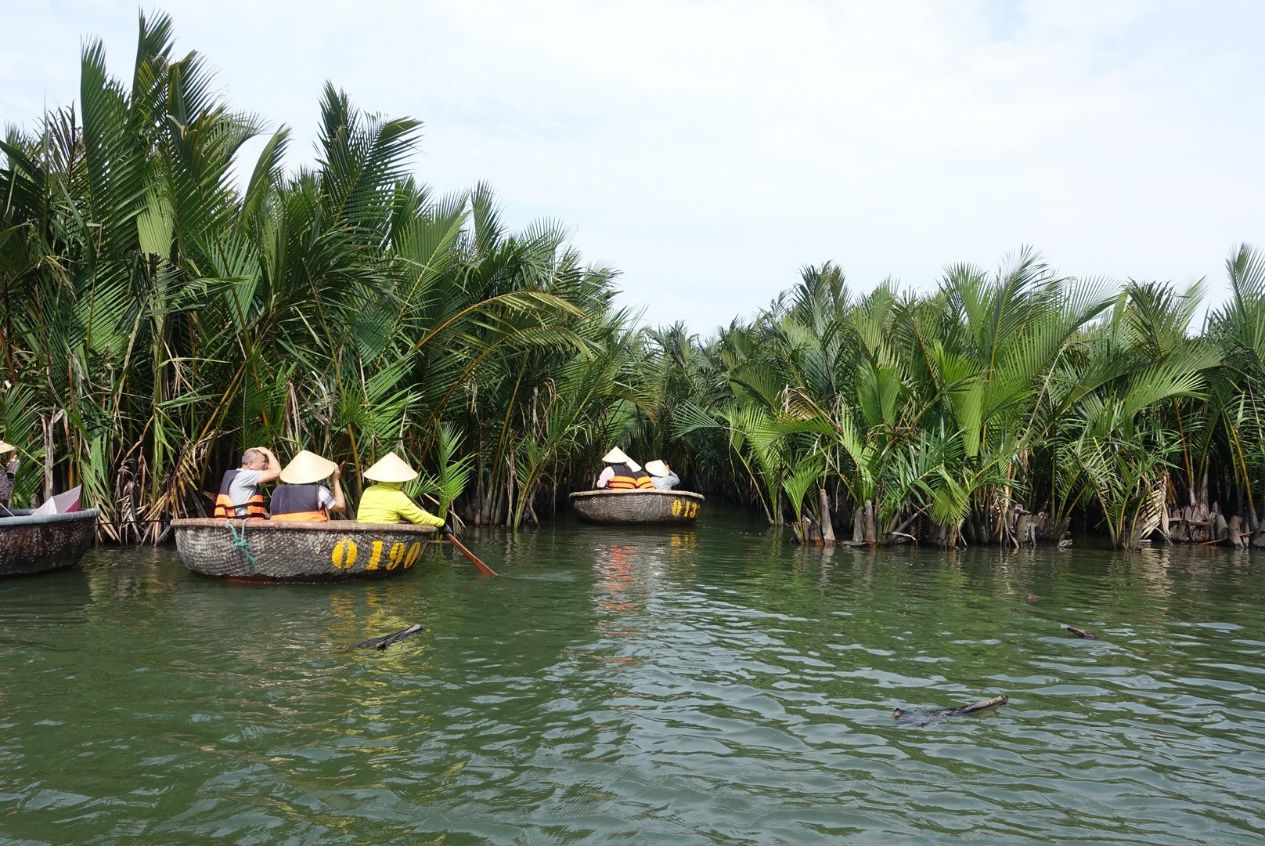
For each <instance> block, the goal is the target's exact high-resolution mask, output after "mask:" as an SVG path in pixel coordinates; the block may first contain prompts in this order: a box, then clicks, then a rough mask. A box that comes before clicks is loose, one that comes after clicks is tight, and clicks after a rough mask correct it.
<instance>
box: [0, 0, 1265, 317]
mask: <svg viewBox="0 0 1265 846" xmlns="http://www.w3.org/2000/svg"><path fill="white" fill-rule="evenodd" d="M166 8H167V9H168V10H169V11H170V12H171V13H172V15H173V17H174V18H175V23H176V32H177V36H178V38H179V46H180V47H181V49H195V48H196V49H198V50H199V51H200V52H202V53H204V54H206V56H207V57H208V59H209V60H210V61H211V63H212V64H213V65H214V66H215V67H216V68H218V70H219V78H220V80H221V83H222V85H223V87H224V89H225V91H226V93H227V94H228V95H229V97H230V98H231V99H232V101H233V102H234V103H235V104H237V105H239V106H241V107H243V108H247V109H250V110H253V111H256V112H259V113H261V114H263V115H265V116H266V117H268V118H270V119H272V120H275V121H277V122H279V123H285V124H288V125H290V126H291V127H293V129H294V131H295V143H294V145H293V146H292V148H291V150H292V156H291V158H292V162H297V161H298V160H300V159H302V158H307V157H309V156H310V151H311V143H312V140H313V138H314V136H315V125H316V117H317V97H318V95H319V92H320V87H321V85H322V83H323V81H324V80H325V79H327V78H328V79H331V80H332V81H334V82H335V84H337V85H339V86H340V87H343V88H345V89H346V90H347V91H348V92H349V93H350V94H351V96H352V98H353V100H354V101H355V102H356V103H357V104H359V105H360V106H362V107H363V108H365V109H367V110H372V111H380V112H384V113H388V114H392V115H399V114H409V115H414V116H416V117H419V118H421V119H422V120H424V121H425V122H426V129H425V135H424V140H423V153H422V154H421V155H420V156H419V157H418V171H419V174H420V175H421V177H422V178H423V179H424V180H425V181H428V182H430V183H432V184H434V185H436V186H437V187H438V188H441V189H444V190H455V189H459V188H462V187H466V186H469V185H470V184H472V183H473V182H474V181H476V180H479V179H486V180H488V181H490V182H491V183H492V184H493V185H494V186H495V187H496V189H497V191H498V195H499V197H500V198H501V200H502V201H503V202H504V203H505V204H506V207H507V212H508V217H509V220H510V222H511V223H513V224H515V225H523V224H525V223H526V222H527V221H528V220H530V219H531V218H533V217H537V216H549V217H555V218H558V219H561V220H562V221H564V222H565V223H567V224H568V225H569V226H571V227H572V229H573V231H574V233H575V241H576V243H577V245H578V246H579V247H580V249H581V250H582V251H583V252H584V253H585V255H586V256H589V257H590V258H592V259H594V260H598V261H602V262H605V263H609V264H611V265H614V266H616V267H619V268H621V269H622V270H623V272H624V276H623V279H622V283H621V284H622V286H623V287H624V289H625V292H626V293H625V295H624V302H626V303H628V304H632V305H645V306H646V307H647V314H646V317H647V320H649V321H651V322H660V321H663V322H666V321H671V320H675V319H678V318H684V319H687V320H688V321H690V323H691V324H692V325H693V326H694V328H695V329H697V330H700V331H707V330H709V329H711V328H712V327H713V326H715V325H717V324H721V323H726V322H728V320H729V318H730V317H731V316H733V315H734V314H736V313H742V314H747V313H750V312H751V311H752V310H753V309H754V308H756V307H758V306H759V305H762V304H763V303H765V302H767V301H768V300H769V299H770V298H771V297H773V296H774V295H775V294H776V293H777V291H778V290H780V289H782V288H784V287H786V286H788V285H790V284H792V283H793V282H794V281H795V279H796V275H797V270H798V268H799V267H800V266H801V265H803V264H806V263H810V262H814V263H815V262H820V261H823V260H826V259H834V260H835V261H837V262H839V263H840V264H841V265H842V266H843V267H844V268H845V270H847V272H848V274H849V277H850V279H852V280H853V283H854V285H855V286H857V287H860V288H868V287H869V286H871V285H873V284H874V283H875V282H877V281H879V280H880V279H882V278H883V277H885V276H888V275H893V276H896V277H898V278H900V279H902V280H903V281H904V282H905V283H907V284H911V285H917V286H930V285H933V284H934V283H935V281H936V279H937V277H938V274H939V270H940V268H941V267H943V266H944V265H945V264H947V263H949V262H951V261H957V260H970V261H976V262H979V263H982V264H985V265H987V266H993V265H994V264H996V262H997V261H998V260H999V259H1000V258H1001V257H1002V256H1003V255H1004V254H1005V253H1007V252H1009V251H1011V250H1013V249H1014V248H1016V247H1018V246H1019V245H1020V244H1024V243H1030V244H1033V245H1035V246H1036V247H1037V248H1039V249H1041V250H1042V251H1043V252H1044V253H1045V254H1046V256H1047V257H1048V258H1049V260H1050V261H1051V262H1052V263H1053V264H1054V265H1056V266H1058V267H1059V268H1061V269H1063V270H1065V271H1066V272H1069V273H1077V274H1087V275H1089V274H1109V275H1115V276H1122V277H1123V276H1133V277H1135V278H1158V279H1173V280H1176V281H1180V282H1184V281H1188V280H1190V279H1193V278H1197V277H1199V276H1205V275H1206V276H1208V277H1209V278H1210V280H1211V281H1212V282H1213V284H1212V285H1211V286H1210V288H1211V290H1212V292H1213V294H1214V295H1215V296H1220V295H1221V294H1222V292H1223V290H1224V283H1223V275H1224V274H1223V271H1222V262H1223V260H1224V257H1225V254H1226V253H1227V251H1228V249H1229V247H1230V246H1231V245H1232V244H1233V243H1235V242H1237V241H1239V240H1248V241H1256V242H1257V243H1258V244H1260V245H1261V246H1263V247H1265V231H1263V230H1265V226H1263V222H1265V195H1262V193H1261V192H1260V191H1259V190H1258V188H1257V186H1259V185H1261V184H1263V180H1262V177H1265V162H1263V160H1262V157H1261V156H1260V154H1259V151H1260V149H1261V148H1262V141H1265V109H1263V108H1262V106H1265V85H1262V83H1263V82H1265V59H1263V58H1262V56H1261V53H1260V51H1259V50H1258V49H1257V45H1256V43H1255V37H1254V35H1253V33H1255V32H1259V31H1260V29H1261V25H1262V24H1265V7H1262V6H1259V5H1257V4H1255V3H1253V2H1251V0H1246V2H1243V3H1240V4H1233V3H1229V2H1226V3H1219V4H1212V5H1209V6H1205V4H1197V3H1194V2H1189V3H1180V2H1173V3H1164V4H1161V3H1152V2H1146V3H1143V2H1123V0H1121V2H1113V3H1106V4H1104V3H1101V2H1066V0H1055V2H1028V3H1024V4H1022V5H1020V6H1013V5H1011V4H1006V3H1000V2H991V0H981V2H977V3H952V4H948V3H940V2H930V1H929V2H901V3H884V4H870V3H848V4H840V3H808V2H799V3H785V4H778V5H776V6H774V5H771V4H758V3H730V2H719V0H718V1H717V2H689V3H681V2H671V3H670V2H637V3H633V2H603V3H598V2H552V3H543V2H541V3H531V4H523V3H459V2H446V1H445V2H427V3H422V4H412V3H367V4H363V5H362V7H351V8H349V7H348V6H347V5H346V4H335V3H320V2H306V3H297V2H295V3H288V2H287V3H271V4H257V3H251V2H245V0H231V1H230V2H222V3H218V4H215V5H211V4H207V3H202V2H192V0H182V2H173V3H169V4H167V6H166ZM28 9H29V11H28V12H27V14H25V15H24V16H22V17H21V18H19V19H17V20H16V23H14V25H13V27H11V28H15V29H16V32H14V33H11V34H10V37H9V38H7V39H6V47H5V48H4V49H3V50H2V51H0V120H3V121H9V122H13V121H18V122H29V121H31V120H32V119H33V118H34V117H35V116H36V114H37V113H38V110H39V108H40V107H41V105H42V104H43V103H44V102H45V100H46V99H47V101H48V102H50V103H58V102H66V101H68V100H70V99H72V98H73V97H74V96H75V86H76V84H77V79H76V71H77V67H76V57H77V53H78V49H79V43H80V38H81V36H83V35H86V34H97V35H100V36H102V37H103V38H104V39H105V41H106V44H107V48H108V49H109V50H110V53H111V61H112V64H113V65H114V67H116V68H117V69H118V72H119V73H121V74H125V73H126V72H127V70H128V68H129V64H130V61H131V58H132V56H131V53H132V50H133V49H134V41H135V26H136V21H135V17H134V16H135V12H134V6H131V5H129V4H125V3H121V2H120V3H97V4H94V5H93V6H91V7H84V6H81V5H73V6H71V5H62V4H46V5H45V6H44V7H43V8H42V9H41V8H39V7H28ZM10 20H13V18H10ZM22 45H28V46H22Z"/></svg>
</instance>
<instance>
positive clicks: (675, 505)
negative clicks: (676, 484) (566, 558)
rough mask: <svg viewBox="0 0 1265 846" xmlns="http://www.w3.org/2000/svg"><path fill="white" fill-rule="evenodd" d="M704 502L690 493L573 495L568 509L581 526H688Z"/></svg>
mask: <svg viewBox="0 0 1265 846" xmlns="http://www.w3.org/2000/svg"><path fill="white" fill-rule="evenodd" d="M705 500H706V497H704V496H703V495H702V494H700V493H694V492H693V491H576V492H575V493H573V494H571V507H572V508H574V509H575V514H576V516H577V517H579V518H580V519H581V520H583V521H584V522H585V523H604V524H608V525H630V524H631V525H660V526H688V525H690V524H691V523H693V522H694V521H695V520H697V519H698V515H699V514H701V513H702V511H703V502H704V501H705Z"/></svg>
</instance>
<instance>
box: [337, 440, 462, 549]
mask: <svg viewBox="0 0 1265 846" xmlns="http://www.w3.org/2000/svg"><path fill="white" fill-rule="evenodd" d="M362 475H364V477H365V478H366V479H369V480H370V481H372V482H375V483H376V484H373V485H370V486H369V487H367V488H365V492H364V493H363V494H361V495H360V507H359V508H358V509H356V521H357V522H359V523H415V524H417V525H419V526H434V527H435V528H437V529H439V530H440V532H441V533H443V534H448V527H447V526H445V525H444V521H443V520H441V519H440V518H438V517H436V516H435V515H434V514H431V513H430V512H429V511H426V510H424V509H422V508H418V507H417V504H416V503H415V502H413V500H411V499H409V495H408V494H406V493H405V492H404V483H405V482H411V481H413V480H414V479H416V478H417V471H416V470H414V469H413V468H412V467H409V466H408V463H407V462H406V461H404V459H402V458H400V457H399V456H398V455H396V454H395V453H393V452H388V453H387V454H386V455H384V456H382V458H380V459H378V461H377V462H376V463H375V464H374V465H373V466H372V467H370V468H369V469H368V470H366V471H365V472H364V473H363V474H362Z"/></svg>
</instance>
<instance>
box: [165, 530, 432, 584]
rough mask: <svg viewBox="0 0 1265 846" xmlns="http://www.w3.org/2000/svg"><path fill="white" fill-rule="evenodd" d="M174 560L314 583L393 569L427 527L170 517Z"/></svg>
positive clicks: (406, 560) (415, 554)
mask: <svg viewBox="0 0 1265 846" xmlns="http://www.w3.org/2000/svg"><path fill="white" fill-rule="evenodd" d="M171 525H172V528H173V529H174V530H175V533H176V550H177V551H178V552H179V553H180V560H181V561H183V562H184V565H185V566H186V567H188V568H189V569H190V570H192V571H193V572H195V573H201V574H202V575H204V576H217V577H220V578H235V579H252V580H258V581H279V582H317V581H334V580H341V579H356V578H380V577H385V576H398V575H399V574H401V573H403V572H405V571H406V570H408V569H409V568H411V567H412V566H413V565H414V564H416V563H417V562H418V560H419V559H420V558H421V557H422V550H423V549H424V548H425V546H426V541H427V540H429V539H430V538H431V536H433V535H434V534H435V529H434V527H432V526H414V525H412V524H407V523H400V524H394V523H393V524H377V523H356V522H353V521H351V520H331V521H330V522H328V523H289V522H285V523H273V522H270V521H268V520H261V519H255V520H225V519H222V518H221V519H204V518H195V519H188V520H172V521H171Z"/></svg>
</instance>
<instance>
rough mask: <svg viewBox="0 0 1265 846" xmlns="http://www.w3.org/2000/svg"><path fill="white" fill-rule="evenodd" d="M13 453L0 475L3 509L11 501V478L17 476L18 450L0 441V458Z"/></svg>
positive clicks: (0, 498)
mask: <svg viewBox="0 0 1265 846" xmlns="http://www.w3.org/2000/svg"><path fill="white" fill-rule="evenodd" d="M8 453H13V457H12V458H10V459H9V463H8V464H6V465H5V467H4V472H3V473H0V505H3V506H4V507H5V508H8V507H9V503H10V501H11V500H12V499H13V477H14V476H16V475H17V474H18V465H19V464H21V462H20V461H18V448H17V447H15V446H14V445H13V444H10V443H6V442H4V441H0V456H4V455H7V454H8Z"/></svg>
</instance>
